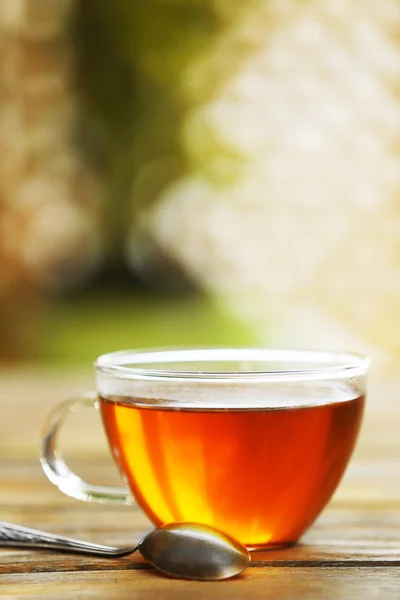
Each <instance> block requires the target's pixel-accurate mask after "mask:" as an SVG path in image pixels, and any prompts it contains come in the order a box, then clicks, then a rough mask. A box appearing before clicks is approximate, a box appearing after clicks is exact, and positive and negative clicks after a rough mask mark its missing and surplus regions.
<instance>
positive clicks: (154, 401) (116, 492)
mask: <svg viewBox="0 0 400 600" xmlns="http://www.w3.org/2000/svg"><path fill="white" fill-rule="evenodd" d="M95 366H96V376H97V393H94V392H90V393H86V394H83V395H82V396H81V397H79V398H76V399H73V400H70V401H68V402H66V403H64V404H62V405H61V406H60V407H58V408H57V409H56V410H55V411H54V412H53V413H52V414H51V415H50V417H49V419H48V423H47V424H46V427H45V433H44V437H43V453H42V458H41V462H42V466H43V468H44V471H45V473H46V475H47V476H48V478H49V479H50V481H52V482H53V483H54V484H55V485H56V486H57V487H58V488H59V489H60V490H61V491H62V492H64V493H65V494H67V495H69V496H72V497H74V498H78V499H80V500H87V501H99V502H113V503H120V504H132V503H134V502H136V503H137V504H138V505H139V506H140V507H141V508H142V509H143V511H144V512H145V513H146V515H147V516H148V517H149V518H150V519H151V520H152V521H153V523H154V524H155V525H156V526H159V525H162V524H165V523H170V522H172V521H194V522H200V523H204V524H206V525H211V526H213V527H216V528H218V529H221V530H223V531H225V532H227V533H229V534H231V535H232V536H234V537H236V538H237V539H238V540H240V541H241V542H242V543H244V544H246V545H247V546H248V547H251V548H268V547H276V546H277V545H279V546H282V545H287V544H292V543H294V542H295V541H296V540H298V538H299V537H300V536H301V535H302V534H303V533H304V531H305V530H306V529H307V528H308V527H309V526H310V525H311V524H312V523H313V521H314V520H315V519H316V517H317V516H318V515H319V513H320V512H321V511H322V509H323V508H324V506H325V505H326V504H327V502H328V501H329V499H330V498H331V496H332V494H333V492H334V491H335V489H336V487H337V485H338V483H339V481H340V480H341V478H342V475H343V473H344V471H345V469H346V466H347V464H348V462H349V459H350V456H351V454H352V451H353V448H354V445H355V442H356V439H357V434H358V432H359V429H360V424H361V420H362V415H363V409H364V399H365V386H366V375H367V371H368V367H369V360H368V359H367V358H365V357H362V356H358V355H354V354H345V353H340V352H325V351H299V350H269V349H248V348H244V349H236V348H226V349H215V348H214V349H203V348H202V349H183V350H176V349H173V350H168V349H167V350H146V351H134V350H132V351H131V350H130V351H123V352H114V353H112V354H106V355H103V356H100V357H99V358H98V360H97V362H96V365H95ZM84 407H94V408H96V409H97V410H99V411H100V414H101V417H102V421H103V425H104V430H105V433H106V436H107V439H108V443H109V446H110V450H111V453H112V455H113V457H114V460H115V462H116V465H117V467H118V469H119V471H120V473H121V475H122V478H123V480H124V482H125V483H126V486H127V487H126V488H109V487H103V486H98V485H89V484H88V483H86V482H84V481H83V480H82V479H80V478H79V477H78V476H77V475H76V474H75V473H73V472H72V471H71V470H70V469H69V467H68V466H67V464H66V463H65V462H64V460H63V459H62V457H61V456H60V454H59V452H58V451H57V450H56V442H57V433H58V431H59V428H60V425H61V424H62V422H63V420H64V419H65V417H66V416H67V415H68V414H69V413H70V412H71V411H76V410H78V409H81V408H84Z"/></svg>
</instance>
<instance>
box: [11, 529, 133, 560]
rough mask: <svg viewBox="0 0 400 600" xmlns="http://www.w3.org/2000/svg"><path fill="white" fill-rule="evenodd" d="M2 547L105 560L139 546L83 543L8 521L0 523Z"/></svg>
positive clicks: (129, 551)
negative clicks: (45, 550)
mask: <svg viewBox="0 0 400 600" xmlns="http://www.w3.org/2000/svg"><path fill="white" fill-rule="evenodd" d="M1 546H11V547H14V548H36V549H47V550H61V551H64V552H65V551H67V552H74V553H76V554H91V555H92V556H102V557H105V558H117V557H120V556H127V555H128V554H132V552H135V550H136V549H137V546H132V547H129V548H113V547H111V546H101V545H100V544H91V543H89V542H81V541H80V540H74V539H72V538H68V537H62V536H60V535H54V534H52V533H45V532H44V531H37V530H36V529H29V528H28V527H22V525H14V524H13V523H6V521H0V547H1Z"/></svg>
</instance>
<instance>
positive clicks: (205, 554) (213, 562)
mask: <svg viewBox="0 0 400 600" xmlns="http://www.w3.org/2000/svg"><path fill="white" fill-rule="evenodd" d="M1 546H12V547H15V548H36V549H48V550H64V551H67V552H74V553H77V554H91V555H92V556H101V557H103V558H119V557H121V556H127V555H128V554H132V553H133V552H135V551H136V550H139V552H140V553H141V555H142V556H143V558H145V559H146V560H147V561H148V562H149V563H150V564H151V565H152V566H153V567H155V568H156V569H158V570H159V571H162V572H163V573H165V574H166V575H169V576H170V577H182V578H184V579H198V580H218V579H228V578H230V577H234V576H235V575H238V574H239V573H241V571H243V570H244V569H245V568H246V567H247V566H248V565H249V563H250V554H249V552H248V550H247V548H246V547H245V546H243V544H241V543H240V542H238V541H237V540H235V539H234V538H232V537H231V536H229V535H227V534H226V533H223V532H222V531H219V530H218V529H214V528H213V527H208V526H207V525H201V524H200V523H169V524H168V525H164V526H162V527H159V528H157V529H154V530H153V531H151V532H150V533H149V534H148V535H146V536H145V537H144V538H143V539H142V540H141V541H140V542H139V544H137V545H136V546H131V547H125V548H113V547H111V546H102V545H99V544H91V543H88V542H82V541H79V540H74V539H72V538H67V537H62V536H59V535H53V534H51V533H45V532H43V531H37V530H35V529H29V528H28V527H22V526H21V525H14V524H12V523H6V522H5V521H0V547H1Z"/></svg>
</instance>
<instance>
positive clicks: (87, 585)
mask: <svg viewBox="0 0 400 600" xmlns="http://www.w3.org/2000/svg"><path fill="white" fill-rule="evenodd" d="M0 586H1V587H0V592H1V595H2V596H3V597H4V596H6V597H7V598H9V599H17V598H18V599H20V598H25V597H26V598H29V600H42V599H43V598H57V600H81V599H82V600H83V599H86V598H88V599H89V598H96V599H103V598H104V600H106V599H107V600H110V599H111V598H112V599H113V600H133V599H135V598H141V599H153V598H157V599H158V598H162V599H163V600H179V599H181V598H182V599H185V600H189V599H190V600H197V599H199V600H204V599H205V598H209V599H210V600H213V599H215V598H221V599H223V598H229V600H243V598H254V599H255V600H256V599H258V598H260V599H261V598H262V600H277V599H279V600H297V599H298V598H306V599H307V600H314V599H318V600H338V598H340V600H355V599H356V598H357V599H358V598H362V599H363V600H372V599H373V600H375V599H376V598H385V599H387V600H398V598H399V589H400V570H399V569H393V568H384V567H380V568H374V569H370V568H363V567H357V568H355V567H352V568H348V567H338V568H334V569H333V568H329V567H321V568H318V569H315V568H305V567H296V568H293V567H278V568H277V567H270V568H265V567H264V568H253V569H247V570H246V571H245V572H244V573H243V574H242V575H241V576H240V577H238V578H236V579H232V580H230V581H223V582H196V581H184V580H178V579H167V578H165V577H163V576H161V575H157V574H155V573H154V571H153V570H150V569H148V570H145V571H138V570H131V571H114V572H111V573H110V572H101V571H97V572H93V571H91V572H80V573H35V574H29V575H25V574H21V575H19V574H18V575H2V576H0Z"/></svg>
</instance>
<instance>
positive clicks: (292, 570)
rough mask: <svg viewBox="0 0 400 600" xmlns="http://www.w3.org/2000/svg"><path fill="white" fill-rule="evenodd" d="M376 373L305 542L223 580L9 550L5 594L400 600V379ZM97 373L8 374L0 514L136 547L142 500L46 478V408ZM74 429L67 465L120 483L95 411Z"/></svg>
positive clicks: (134, 562)
mask: <svg viewBox="0 0 400 600" xmlns="http://www.w3.org/2000/svg"><path fill="white" fill-rule="evenodd" d="M371 379H372V380H371V384H370V393H369V399H368V400H369V401H368V409H367V414H366V418H365V421H364V425H363V430H362V434H361V437H360V441H359V444H358V447H357V451H356V454H355V456H354V458H353V460H352V463H351V465H350V467H349V469H348V471H347V474H346V476H345V478H344V480H343V482H342V484H341V486H340V488H339V490H338V491H337V493H336V495H335V497H334V499H333V500H332V502H331V504H330V505H329V507H328V508H327V509H326V510H325V511H324V513H323V515H322V516H321V517H320V518H319V520H318V521H317V522H316V523H315V525H314V526H313V528H312V529H311V530H310V531H309V532H308V533H307V534H306V535H305V536H304V538H303V540H302V543H301V544H299V545H298V546H295V547H293V548H288V549H285V550H280V551H271V552H268V553H263V554H255V555H254V557H253V563H252V566H251V567H250V568H249V569H247V570H246V571H245V572H244V573H243V575H242V576H240V577H238V578H236V579H233V580H230V581H226V582H219V583H209V582H204V583H202V582H187V581H182V580H172V579H167V578H164V577H162V576H160V575H157V574H156V573H155V572H154V571H153V570H152V569H151V568H149V567H148V565H146V564H145V563H144V561H143V560H141V559H140V557H139V556H137V555H133V556H131V557H128V558H124V559H118V560H103V559H95V558H90V557H81V556H72V555H63V554H52V553H47V552H33V551H31V552H29V551H21V550H10V549H2V550H0V597H6V598H12V599H14V598H15V599H17V598H30V599H33V598H38V599H39V598H46V597H48V598H55V599H59V600H62V599H67V598H68V599H71V600H72V599H73V600H75V599H81V598H82V599H85V598H90V599H92V598H99V599H102V598H104V600H110V599H114V598H117V599H125V598H126V599H127V600H128V599H129V600H132V599H135V598H146V599H156V598H166V599H169V598H171V600H172V599H174V600H175V599H176V598H185V599H192V598H193V599H197V598H201V599H203V598H210V600H211V599H218V598H229V599H235V598H263V599H272V598H273V599H280V600H285V599H293V600H295V599H296V600H297V599H301V598H306V599H308V598H318V599H322V600H325V599H326V600H330V599H332V600H337V599H355V600H356V599H357V600H358V599H360V600H361V599H362V600H368V599H369V598H371V599H372V598H374V599H375V598H385V599H386V598H388V599H392V598H393V599H396V600H398V599H400V569H399V567H400V397H399V396H400V380H399V379H397V380H396V379H395V378H393V377H391V376H383V375H382V374H381V375H380V376H379V377H374V375H373V376H372V378H371ZM91 380H92V378H91V374H90V373H89V374H88V373H77V372H73V373H66V372H62V373H55V372H52V373H46V372H43V371H42V372H39V371H34V370H31V371H26V370H25V371H19V370H15V371H7V372H3V373H0V409H1V420H0V473H1V477H0V503H1V517H0V518H1V519H2V520H5V521H11V522H16V523H20V524H23V525H27V526H31V527H35V528H38V529H44V530H47V531H51V532H54V533H60V534H63V535H68V536H72V537H78V538H82V539H86V540H89V541H95V542H99V543H105V544H110V545H112V544H115V545H117V544H121V545H123V544H131V543H132V541H133V538H135V539H139V538H140V536H141V535H142V534H143V533H144V532H145V531H146V530H148V529H149V528H150V523H149V522H148V521H147V519H146V518H145V517H144V516H143V515H142V514H141V512H140V511H139V509H136V508H132V507H123V508H119V507H118V508H116V507H112V506H104V505H98V504H97V505H96V504H85V503H81V502H78V501H76V500H73V499H70V498H67V497H65V496H64V495H63V494H61V493H60V492H59V491H58V490H57V489H55V488H54V487H53V486H52V485H51V484H50V483H49V482H48V481H47V479H46V478H45V476H44V475H43V473H42V471H41V467H40V466H39V463H38V459H37V457H38V453H39V441H38V440H39V432H40V428H41V424H42V423H43V420H44V417H45V415H46V413H47V412H48V410H49V408H50V407H51V406H53V405H54V404H56V403H57V402H59V401H60V400H61V399H63V398H65V397H66V396H68V395H70V394H72V393H74V392H76V391H78V390H82V389H88V388H89V389H90V387H92V381H91ZM72 430H73V431H74V434H73V445H72V444H71V442H69V443H68V442H65V443H64V444H63V445H64V446H65V453H66V454H68V455H69V456H70V457H71V461H70V462H71V465H72V466H73V467H74V468H75V469H76V470H77V471H78V472H79V473H80V474H82V475H84V476H85V477H86V478H87V479H90V481H92V482H96V483H100V482H104V483H111V482H112V483H116V481H117V478H116V476H115V474H114V468H113V465H112V464H111V459H110V458H109V457H108V455H107V450H106V445H105V442H104V439H103V435H102V431H101V428H100V425H99V421H98V417H97V416H96V415H95V414H93V415H84V414H82V415H81V416H80V417H79V420H76V421H74V422H71V424H70V427H69V432H70V433H71V431H72ZM83 431H84V432H85V433H84V434H83ZM67 436H68V430H66V435H65V437H67ZM82 457H83V458H82Z"/></svg>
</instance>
